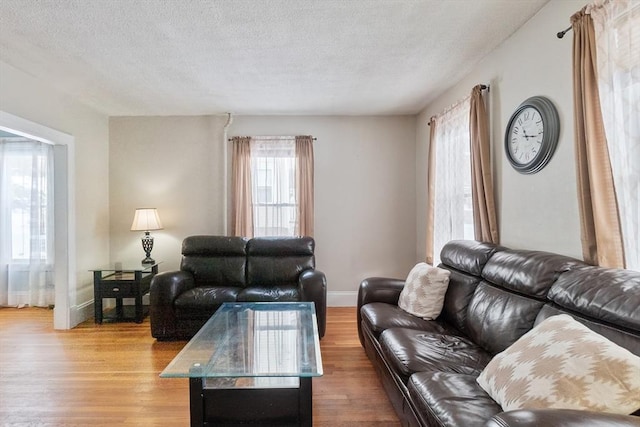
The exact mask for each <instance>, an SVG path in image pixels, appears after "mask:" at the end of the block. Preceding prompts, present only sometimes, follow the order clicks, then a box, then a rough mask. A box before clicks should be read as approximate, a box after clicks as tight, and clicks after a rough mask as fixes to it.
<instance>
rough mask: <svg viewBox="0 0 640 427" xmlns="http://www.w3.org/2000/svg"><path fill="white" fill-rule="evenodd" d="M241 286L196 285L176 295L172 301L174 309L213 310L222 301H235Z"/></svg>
mask: <svg viewBox="0 0 640 427" xmlns="http://www.w3.org/2000/svg"><path fill="white" fill-rule="evenodd" d="M240 291H241V288H232V287H228V286H197V287H195V288H192V289H189V290H188V291H185V292H183V293H181V294H180V295H178V297H177V298H176V299H175V301H174V307H175V308H176V310H185V311H187V310H207V311H210V309H211V308H212V307H215V308H214V309H213V311H215V310H216V309H217V308H218V307H219V306H220V305H222V303H224V302H235V301H236V300H237V298H238V293H239V292H240Z"/></svg>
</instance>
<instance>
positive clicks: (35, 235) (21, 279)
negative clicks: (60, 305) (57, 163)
mask: <svg viewBox="0 0 640 427" xmlns="http://www.w3.org/2000/svg"><path fill="white" fill-rule="evenodd" d="M53 210H54V206H53V146H52V145H50V144H45V143H42V142H38V141H34V140H31V139H27V138H22V137H12V136H6V135H2V136H0V236H2V238H1V239H0V305H9V306H22V305H30V306H37V307H46V306H48V305H50V304H53V303H54V302H55V295H54V278H53V272H54V269H53V263H54V259H53V257H54V255H53V254H54V242H53V238H54V237H53V236H54V234H53Z"/></svg>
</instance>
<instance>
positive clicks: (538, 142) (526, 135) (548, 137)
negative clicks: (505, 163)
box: [504, 96, 560, 174]
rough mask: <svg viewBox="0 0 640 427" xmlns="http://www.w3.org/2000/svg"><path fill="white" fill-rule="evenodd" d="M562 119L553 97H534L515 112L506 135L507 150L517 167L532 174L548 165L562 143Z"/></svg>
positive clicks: (509, 157)
mask: <svg viewBox="0 0 640 427" xmlns="http://www.w3.org/2000/svg"><path fill="white" fill-rule="evenodd" d="M559 135H560V119H559V116H558V111H557V110H556V107H555V106H554V105H553V103H552V102H551V100H549V99H548V98H545V97H543V96H533V97H531V98H529V99H527V100H525V101H524V102H523V103H522V104H520V106H519V107H518V108H517V109H516V110H515V111H514V113H513V114H512V115H511V118H510V119H509V124H508V125H507V129H506V132H505V135H504V149H505V154H506V155H507V159H508V160H509V163H511V166H513V168H514V169H515V170H516V171H518V172H520V173H523V174H531V173H536V172H538V171H540V170H541V169H542V168H544V167H545V165H546V164H547V163H549V160H551V156H553V152H554V151H555V149H556V145H557V144H558V137H559Z"/></svg>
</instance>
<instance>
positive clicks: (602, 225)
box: [571, 7, 624, 268]
mask: <svg viewBox="0 0 640 427" xmlns="http://www.w3.org/2000/svg"><path fill="white" fill-rule="evenodd" d="M571 24H572V29H573V35H574V38H573V85H574V90H573V92H574V128H575V152H576V173H577V183H578V206H579V210H580V227H581V230H580V234H581V240H582V252H583V257H584V260H585V261H586V262H588V263H590V264H595V265H601V266H605V267H615V268H624V254H623V248H622V235H621V230H620V223H619V220H618V205H617V201H616V197H615V190H614V183H613V174H612V171H611V163H610V159H609V152H608V148H607V140H606V136H605V131H604V124H603V119H602V113H601V106H600V96H599V92H598V82H597V73H598V71H597V65H596V46H595V43H596V40H595V31H594V26H593V20H592V19H591V16H590V14H588V13H586V7H585V8H584V9H583V10H581V11H580V12H578V13H576V14H574V15H573V16H572V17H571Z"/></svg>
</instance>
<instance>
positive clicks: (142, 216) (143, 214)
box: [131, 208, 162, 264]
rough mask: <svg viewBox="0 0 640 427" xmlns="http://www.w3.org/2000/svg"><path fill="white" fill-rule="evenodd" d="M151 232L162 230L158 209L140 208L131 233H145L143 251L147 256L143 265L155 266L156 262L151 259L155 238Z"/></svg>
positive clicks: (134, 218)
mask: <svg viewBox="0 0 640 427" xmlns="http://www.w3.org/2000/svg"><path fill="white" fill-rule="evenodd" d="M151 230H162V223H161V222H160V217H159V216H158V210H157V209H156V208H138V209H136V212H135V215H134V216H133V224H131V231H144V236H142V249H143V250H144V252H145V254H146V255H147V256H146V258H145V259H143V260H142V263H143V264H155V262H156V261H155V260H154V259H153V258H151V249H153V237H152V236H151V235H150V234H149V231H151Z"/></svg>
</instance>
